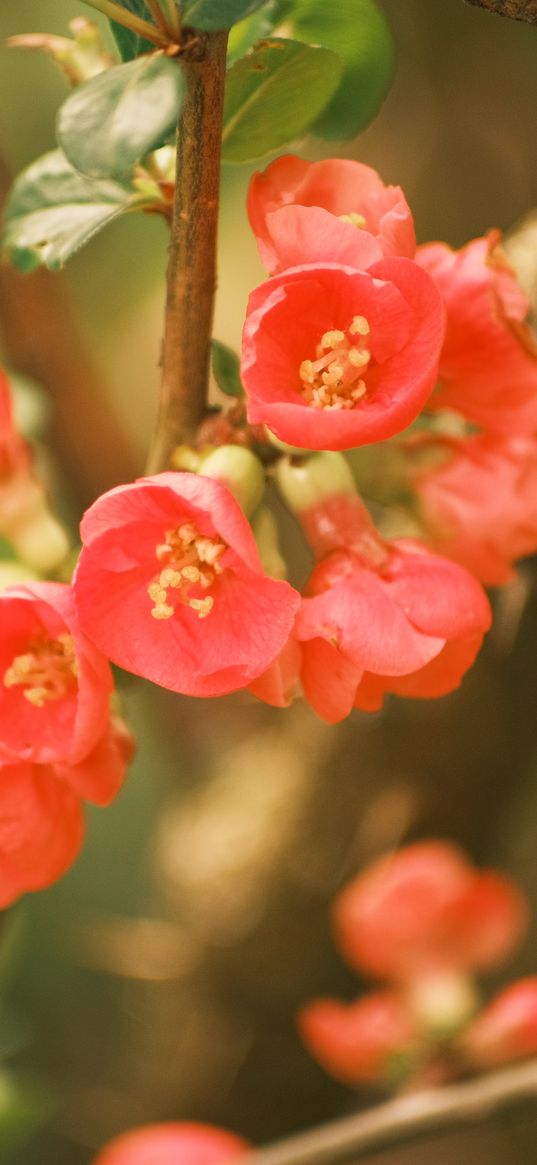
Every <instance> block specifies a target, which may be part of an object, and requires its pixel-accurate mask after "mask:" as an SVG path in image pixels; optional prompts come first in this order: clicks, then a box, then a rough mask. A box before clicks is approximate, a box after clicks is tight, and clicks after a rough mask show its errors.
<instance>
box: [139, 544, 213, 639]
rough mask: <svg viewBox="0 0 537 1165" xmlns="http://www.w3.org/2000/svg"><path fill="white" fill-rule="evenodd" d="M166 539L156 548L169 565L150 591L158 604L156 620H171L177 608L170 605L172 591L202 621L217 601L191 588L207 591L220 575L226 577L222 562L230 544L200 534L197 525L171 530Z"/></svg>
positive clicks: (159, 558)
mask: <svg viewBox="0 0 537 1165" xmlns="http://www.w3.org/2000/svg"><path fill="white" fill-rule="evenodd" d="M165 537H166V541H165V542H162V543H159V545H158V546H157V547H156V557H157V559H158V561H159V562H161V563H164V564H165V566H164V569H163V570H161V571H160V574H159V575H158V578H157V579H155V580H154V581H153V582H151V583H150V584H149V586H148V588H147V593H148V595H149V598H150V599H151V600H152V602H153V603H154V606H153V607H152V608H151V614H152V616H153V618H154V619H159V620H160V619H162V620H164V619H170V618H171V616H172V615H174V614H175V607H174V606H172V604H171V603H170V602H169V594H168V592H169V591H175V592H176V595H177V602H178V604H181V605H183V606H187V607H190V609H191V610H192V611H194V612H195V613H196V615H197V616H198V618H199V619H205V618H206V617H207V615H209V614H210V612H211V610H212V608H213V605H214V598H213V596H212V595H205V597H204V598H199V597H198V596H196V595H192V594H191V588H192V587H193V586H196V585H197V586H200V587H201V588H202V590H207V589H208V588H209V587H211V586H212V585H213V583H214V581H215V578H216V576H217V575H219V574H222V571H223V567H222V565H221V563H220V561H219V559H220V558H221V556H222V554H223V553H224V552H225V550H226V549H227V548H226V545H225V543H224V542H222V541H221V540H220V539H219V538H212V537H209V535H207V534H200V532H199V530H198V529H197V527H196V526H195V525H194V523H193V522H185V523H183V525H182V526H178V527H177V529H176V530H168V531H167V533H166V536H165Z"/></svg>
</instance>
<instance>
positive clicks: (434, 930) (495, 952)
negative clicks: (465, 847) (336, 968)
mask: <svg viewBox="0 0 537 1165" xmlns="http://www.w3.org/2000/svg"><path fill="white" fill-rule="evenodd" d="M333 920H334V929H335V935H336V941H337V944H338V946H339V947H340V949H341V951H342V953H343V954H344V955H345V957H346V958H347V959H348V960H349V962H350V963H351V964H352V965H353V966H355V967H357V968H358V969H359V970H360V971H365V972H366V973H367V974H369V975H373V976H375V977H377V978H380V979H388V980H392V981H406V982H409V981H412V980H416V979H423V978H426V977H430V976H433V975H437V974H438V973H439V972H440V973H443V972H445V971H453V972H460V971H466V970H477V969H483V968H487V967H492V966H495V965H496V964H497V963H498V962H500V961H501V960H502V959H503V958H504V957H505V956H506V955H509V954H510V953H511V951H512V950H513V948H514V947H515V946H516V944H517V943H518V942H519V940H520V938H521V936H522V934H523V933H524V930H525V927H526V923H527V908H526V903H525V900H524V898H523V896H522V894H521V892H520V890H519V889H518V887H517V886H516V885H515V884H514V883H513V882H512V881H511V880H510V879H509V878H507V877H506V876H504V875H502V874H499V873H496V872H495V871H482V872H480V871H476V870H474V869H473V868H472V867H471V866H470V865H469V863H468V862H467V861H466V859H465V857H464V855H463V854H462V853H461V852H460V850H458V849H457V848H456V846H454V845H452V844H451V843H450V842H442V841H424V842H417V843H416V844H415V845H410V846H406V847H405V848H404V849H401V850H399V851H397V852H396V853H394V854H390V855H389V856H388V857H384V858H381V859H380V860H379V861H377V862H375V863H374V864H373V865H372V866H370V867H369V868H368V869H366V870H365V871H364V872H363V873H362V874H360V875H359V876H358V878H356V879H355V880H354V881H353V882H351V883H350V885H348V886H346V887H345V888H344V889H343V891H342V892H341V894H339V896H338V898H337V899H336V901H335V903H334V911H333Z"/></svg>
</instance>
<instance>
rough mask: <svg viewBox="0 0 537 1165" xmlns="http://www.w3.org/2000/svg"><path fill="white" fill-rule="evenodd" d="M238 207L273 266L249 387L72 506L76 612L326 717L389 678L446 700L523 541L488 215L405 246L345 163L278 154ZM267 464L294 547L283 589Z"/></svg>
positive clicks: (212, 677) (512, 340)
mask: <svg viewBox="0 0 537 1165" xmlns="http://www.w3.org/2000/svg"><path fill="white" fill-rule="evenodd" d="M248 210H249V216H250V222H251V225H252V228H253V230H254V233H255V235H256V237H257V241H258V245H259V251H260V255H261V258H262V260H263V262H264V263H265V265H266V266H267V268H268V272H269V276H268V278H267V279H266V280H265V281H264V282H263V283H262V284H261V285H260V287H258V288H257V289H256V290H255V291H254V292H253V293H252V296H251V298H250V302H249V305H248V311H247V317H246V323H245V328H244V344H243V356H242V366H241V374H242V379H243V383H244V389H245V397H244V399H243V400H242V401H239V403H237V402H235V403H234V405H233V408H232V409H230V410H228V413H227V414H225V413H223V412H220V414H219V415H216V416H215V415H213V416H212V417H211V418H209V419H208V420H206V421H205V422H204V423H203V425H202V426H201V428H200V432H199V436H198V439H197V441H196V442H195V443H194V445H193V446H192V447H191V448H190V449H189V450H186V457H185V456H184V454H185V450H177V455H176V458H175V461H174V464H175V465H176V466H177V469H175V471H172V470H170V471H168V472H165V473H161V474H157V475H155V476H153V477H150V478H145V479H142V480H140V481H138V482H135V483H133V484H132V485H126V486H121V487H119V488H118V489H116V490H112V491H111V492H110V493H109V494H107V495H105V496H104V497H102V498H100V499H98V500H97V501H96V503H95V504H94V505H93V506H92V507H91V509H90V510H89V512H88V514H87V515H86V517H85V519H84V521H83V523H82V539H83V542H84V548H83V551H82V555H81V558H80V563H79V566H78V569H77V572H76V575H75V580H74V589H75V596H76V602H77V610H78V614H79V618H80V620H81V625H82V627H83V629H84V632H85V633H86V634H87V635H88V636H89V638H90V639H91V640H92V641H93V642H94V643H95V644H96V645H97V646H98V647H99V649H100V650H101V651H102V652H103V653H104V654H105V655H106V656H107V657H108V658H109V659H111V660H112V661H113V662H114V663H116V664H118V665H120V666H122V667H124V668H127V669H128V670H130V671H132V672H134V673H135V674H138V675H141V676H145V677H146V678H149V679H151V680H152V681H154V682H156V683H159V684H162V685H163V686H165V687H168V688H171V689H172V690H174V691H177V692H182V693H185V694H189V695H202V696H216V695H221V694H224V693H227V692H231V691H234V690H237V689H240V688H243V689H244V688H246V689H248V690H249V691H250V692H251V693H253V694H254V695H255V696H257V697H258V698H260V699H263V700H266V701H267V702H268V703H271V704H274V705H277V706H285V705H287V704H289V703H290V702H291V700H292V699H293V698H294V697H295V696H296V695H302V696H304V697H305V699H306V700H307V701H308V702H309V704H310V705H311V706H312V708H313V709H314V710H315V711H316V712H317V714H318V715H320V716H321V717H322V718H323V719H325V720H326V721H328V722H329V723H335V722H337V721H339V720H341V719H342V718H343V717H345V716H347V715H348V714H349V712H350V711H351V710H352V709H353V708H355V707H356V708H359V709H361V710H364V711H375V710H378V709H379V708H381V707H382V704H383V701H384V698H385V696H386V694H390V693H393V694H395V695H398V696H403V697H411V698H434V697H437V696H442V695H444V694H446V693H448V692H451V691H452V690H453V689H454V688H456V687H458V685H459V684H460V682H461V680H462V678H463V676H464V674H465V673H466V671H467V670H468V668H469V667H470V666H471V664H472V663H473V661H474V659H475V657H476V654H477V652H478V651H479V648H480V646H481V643H482V640H483V637H484V635H485V633H486V631H487V630H488V628H489V626H490V619H491V615H490V608H489V604H488V600H487V598H486V596H485V593H484V591H483V589H482V584H483V583H497V582H505V581H508V579H509V578H510V577H511V573H512V566H513V562H514V561H515V560H516V559H517V558H519V557H521V556H523V555H525V554H528V553H530V552H532V551H533V550H534V549H537V522H536V521H535V520H534V517H533V510H532V507H533V509H535V499H534V497H533V493H534V492H535V491H534V490H533V483H534V481H535V475H536V473H537V459H536V456H535V454H536V452H537V443H535V438H534V435H533V434H534V430H535V427H536V425H537V359H536V353H537V349H536V348H535V345H534V342H533V340H532V337H531V333H530V331H529V327H528V325H527V323H526V322H525V321H526V316H527V314H528V308H529V305H528V302H527V299H526V297H525V295H524V293H523V291H522V289H521V288H520V287H519V285H518V283H517V280H516V277H515V275H514V273H513V272H512V270H511V269H510V267H509V266H508V264H507V261H506V259H505V258H504V256H503V253H502V251H501V249H500V246H499V242H498V237H497V235H496V234H492V235H490V236H489V237H488V238H486V239H481V240H477V241H475V242H474V243H471V244H469V246H468V247H466V248H463V250H462V252H460V254H456V253H454V252H452V251H450V249H449V248H448V247H446V246H444V245H443V244H431V245H428V246H425V247H418V248H417V247H416V239H415V233H414V226H413V221H412V215H411V211H410V209H409V206H408V204H407V202H406V199H405V197H404V195H403V192H402V191H401V190H400V189H399V188H398V187H392V186H385V185H384V183H383V182H382V180H381V179H380V177H379V176H378V175H377V174H376V173H375V172H374V171H373V170H372V169H371V168H369V167H367V166H364V165H361V164H360V163H358V162H352V161H343V160H340V161H338V160H332V161H324V162H315V163H309V162H306V161H304V160H302V159H300V158H296V157H292V156H289V157H283V158H279V159H277V160H276V161H274V162H273V163H271V165H270V166H269V167H268V169H267V170H266V171H265V173H260V174H256V175H255V176H254V178H253V180H252V184H251V188H250V194H249V200H248ZM409 426H414V428H413V429H411V431H410V432H409ZM379 442H381V443H382V445H378V443H379ZM371 445H377V448H379V450H382V455H381V456H380V457H379V459H378V471H377V472H376V473H375V468H374V462H373V463H372V461H371V458H370V457H367V458H366V460H365V461H364V460H363V456H364V449H365V452H366V454H367V453H368V450H367V449H366V448H365V447H370V446H371ZM239 455H240V456H239ZM371 464H373V471H371ZM364 465H366V466H367V467H368V468H367V472H366V477H367V483H366V489H367V497H368V500H369V499H370V498H371V500H372V509H371V511H370V510H368V509H367V508H366V506H365V504H364V502H363V500H362V498H361V496H360V493H359V486H360V483H361V479H362V477H363V475H364ZM266 477H268V478H269V480H270V482H271V483H272V484H275V486H276V488H277V489H278V490H279V492H280V494H281V496H282V498H283V500H284V502H285V503H286V504H287V506H288V507H289V508H290V509H291V510H292V512H293V513H294V515H295V517H296V518H297V519H298V521H299V524H300V525H301V527H302V530H303V533H304V535H305V538H306V540H307V542H308V543H309V546H310V549H311V552H312V556H313V559H314V567H313V571H312V573H311V576H310V578H309V580H308V581H307V583H306V586H305V587H304V588H303V591H302V593H299V592H298V590H297V589H296V588H294V587H292V586H291V585H289V584H288V583H287V582H285V581H284V574H285V563H284V562H283V560H282V557H281V555H280V554H279V551H278V547H277V542H276V533H275V528H274V526H275V523H274V519H273V517H272V515H271V512H270V511H269V510H267V507H266V506H265V505H264V504H263V490H264V481H265V478H266ZM493 477H494V482H495V484H494V488H493V487H492V480H493ZM387 482H388V483H389V487H390V490H391V501H390V502H389V503H386V500H385V497H384V494H385V490H386V483H387ZM405 515H406V517H405ZM535 517H536V518H537V512H536V515H535ZM397 523H399V527H400V529H399V534H400V536H398V535H397V534H396V536H394V526H395V527H397Z"/></svg>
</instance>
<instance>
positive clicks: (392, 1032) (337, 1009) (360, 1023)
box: [297, 991, 419, 1084]
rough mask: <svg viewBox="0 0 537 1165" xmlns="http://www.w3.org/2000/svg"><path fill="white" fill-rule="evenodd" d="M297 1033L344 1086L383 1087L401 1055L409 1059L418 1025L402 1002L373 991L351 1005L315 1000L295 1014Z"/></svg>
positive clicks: (391, 994) (398, 997)
mask: <svg viewBox="0 0 537 1165" xmlns="http://www.w3.org/2000/svg"><path fill="white" fill-rule="evenodd" d="M297 1023H298V1029H299V1031H300V1035H301V1036H302V1039H303V1041H304V1043H305V1045H306V1047H307V1049H308V1051H309V1052H311V1054H312V1055H313V1056H314V1057H315V1059H316V1060H318V1061H319V1063H320V1064H321V1065H322V1067H323V1068H324V1069H325V1070H326V1071H327V1072H329V1073H330V1075H331V1076H335V1077H336V1079H337V1080H342V1081H343V1082H344V1083H345V1084H359V1083H361V1082H363V1081H369V1080H371V1081H376V1082H377V1083H382V1082H384V1083H388V1082H389V1080H390V1076H391V1075H392V1074H393V1073H394V1069H395V1068H396V1066H397V1063H398V1061H399V1060H400V1057H401V1056H404V1057H405V1060H406V1059H407V1058H411V1057H412V1055H413V1053H415V1050H416V1046H417V1043H418V1037H419V1031H418V1026H417V1024H416V1022H415V1020H414V1018H413V1016H412V1013H411V1011H410V1008H409V1007H408V1005H407V1004H406V1002H405V1001H404V999H403V998H402V997H401V996H399V995H396V994H395V992H390V991H375V992H372V993H371V994H370V995H364V996H362V998H360V999H357V1000H356V1001H355V1002H354V1003H340V1002H339V1001H338V1000H336V999H315V1000H314V1001H313V1002H312V1003H309V1004H308V1005H307V1006H306V1007H303V1008H302V1010H301V1011H300V1012H299V1014H298V1016H297Z"/></svg>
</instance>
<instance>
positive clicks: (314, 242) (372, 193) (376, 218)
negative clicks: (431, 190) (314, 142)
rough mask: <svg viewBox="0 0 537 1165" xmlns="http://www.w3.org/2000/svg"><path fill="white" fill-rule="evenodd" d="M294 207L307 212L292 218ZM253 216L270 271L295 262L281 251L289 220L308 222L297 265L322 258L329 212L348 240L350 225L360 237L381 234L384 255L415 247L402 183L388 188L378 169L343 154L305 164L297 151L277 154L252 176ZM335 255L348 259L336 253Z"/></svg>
mask: <svg viewBox="0 0 537 1165" xmlns="http://www.w3.org/2000/svg"><path fill="white" fill-rule="evenodd" d="M295 207H296V208H298V209H300V210H301V211H302V210H306V211H307V213H306V214H305V215H303V216H298V217H295V218H294V219H293V217H292V216H290V217H288V215H287V211H288V209H290V208H295ZM309 212H313V213H311V214H310V213H309ZM319 212H320V213H319ZM248 215H249V218H250V225H251V227H252V230H253V232H254V234H255V235H256V238H257V243H258V247H259V253H260V256H261V261H262V262H263V264H264V265H265V267H266V268H267V270H268V271H270V272H271V273H274V272H276V271H282V270H283V269H284V268H285V267H289V266H294V265H295V264H294V263H293V264H292V263H289V262H288V255H287V254H286V253H285V250H284V251H283V253H282V231H283V232H285V231H287V230H288V227H286V226H285V223H286V220H287V222H288V223H289V224H290V223H291V221H294V222H295V223H303V224H304V226H303V229H304V240H303V241H304V250H303V254H302V258H300V257H298V258H297V259H296V264H297V265H298V264H300V263H311V262H315V261H317V260H319V259H320V258H321V255H320V254H319V253H317V252H316V248H317V247H318V237H317V235H318V231H319V230H320V231H321V232H322V231H323V222H324V223H325V224H326V228H327V229H329V222H328V218H329V216H330V218H335V219H336V222H337V224H338V226H342V227H343V228H344V230H343V235H345V234H346V233H347V234H348V237H349V239H350V237H351V235H350V231H349V230H348V228H349V227H350V228H352V230H353V231H354V235H355V236H357V237H359V236H360V235H371V236H373V237H374V238H376V239H377V241H378V244H379V248H380V251H381V253H383V254H385V255H405V256H407V257H408V258H409V259H412V258H413V256H414V254H415V251H416V236H415V234H414V224H413V221H412V214H411V212H410V208H409V206H408V204H407V202H406V199H405V197H404V194H403V192H402V190H401V189H400V187H399V186H385V185H384V183H383V181H382V179H381V178H380V177H379V175H378V174H377V172H376V170H372V169H371V167H370V166H364V165H362V164H361V163H360V162H354V161H350V160H348V159H344V158H331V159H326V160H325V161H321V162H306V161H304V160H303V159H302V158H297V157H295V156H293V155H292V154H288V155H286V156H284V157H281V158H276V160H275V161H274V162H271V164H270V166H268V167H267V169H266V170H265V171H264V173H257V174H254V176H253V178H252V182H251V184H250V191H249V196H248ZM308 222H309V224H310V225H309V226H308ZM357 228H359V229H358V230H357ZM308 245H309V246H311V248H312V249H311V250H309V249H308ZM314 251H315V253H314ZM329 257H330V256H329V255H325V256H324V258H325V259H328V258H329ZM332 259H333V260H336V259H337V261H338V262H341V261H343V260H339V258H338V257H337V256H336V255H334V254H333V255H332Z"/></svg>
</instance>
